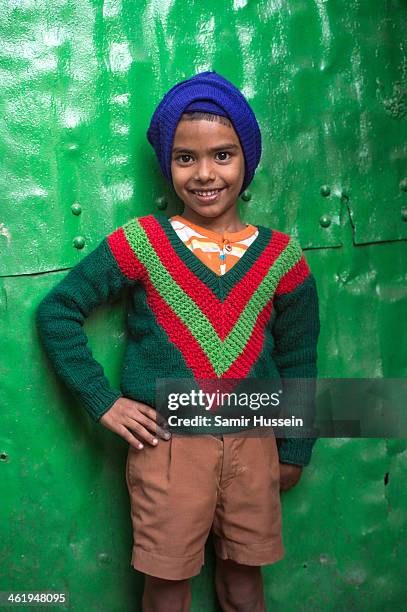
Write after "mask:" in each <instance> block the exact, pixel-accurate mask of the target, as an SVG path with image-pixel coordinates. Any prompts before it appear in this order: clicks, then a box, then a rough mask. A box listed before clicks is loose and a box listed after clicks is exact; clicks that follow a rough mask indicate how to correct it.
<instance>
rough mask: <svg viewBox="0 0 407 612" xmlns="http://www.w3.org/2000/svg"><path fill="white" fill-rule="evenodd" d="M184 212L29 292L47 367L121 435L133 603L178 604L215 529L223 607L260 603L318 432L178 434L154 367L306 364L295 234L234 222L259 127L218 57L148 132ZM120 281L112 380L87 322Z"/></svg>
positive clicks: (197, 369) (211, 370)
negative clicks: (285, 513)
mask: <svg viewBox="0 0 407 612" xmlns="http://www.w3.org/2000/svg"><path fill="white" fill-rule="evenodd" d="M147 136H148V140H149V142H150V143H151V144H152V146H153V148H154V150H155V151H156V154H157V157H158V160H159V163H160V166H161V169H162V171H163V173H164V175H165V176H166V177H167V179H168V180H169V181H171V183H172V185H173V187H174V189H175V192H176V193H177V195H178V196H179V198H180V199H181V200H182V201H183V203H184V210H183V213H182V215H175V216H173V217H172V218H171V219H168V218H167V217H166V216H164V215H162V214H150V215H146V216H143V217H138V218H137V217H136V218H134V219H132V220H130V221H129V222H128V223H126V224H125V225H124V226H123V227H121V228H119V229H117V230H115V231H114V232H112V233H111V234H110V235H109V236H108V237H107V238H105V239H104V240H102V242H101V243H100V244H99V246H98V247H97V248H96V249H95V250H94V251H93V252H91V253H90V254H88V255H87V256H86V257H85V258H84V259H83V260H82V261H81V262H80V263H79V264H78V265H77V266H75V267H74V268H73V269H72V270H71V271H70V272H69V274H68V275H67V276H66V277H65V278H64V279H63V280H62V282H60V283H59V285H57V286H56V287H55V288H54V289H53V290H52V291H51V292H50V293H49V294H48V296H46V297H45V299H44V300H43V301H42V303H41V304H40V308H39V310H38V317H37V320H38V326H39V330H40V333H41V337H42V339H43V342H44V345H45V347H46V349H47V351H48V354H49V356H50V358H51V360H52V362H53V365H54V367H55V369H56V371H57V373H58V375H59V376H61V377H62V378H63V379H64V380H65V382H66V383H67V384H68V386H69V387H70V388H71V389H72V391H74V392H75V393H76V395H77V396H78V397H79V399H80V401H81V402H82V404H83V405H84V407H85V409H86V410H87V411H88V413H89V415H90V416H91V418H92V419H93V420H94V421H95V422H100V423H102V424H103V425H104V426H105V427H107V428H108V429H110V430H112V431H114V432H115V433H117V434H119V435H120V436H122V437H123V438H124V439H125V440H126V441H127V442H128V443H129V452H128V458H127V465H126V480H127V485H128V489H129V494H130V499H131V516H132V521H133V527H134V547H133V554H132V565H133V567H134V568H136V569H138V570H139V571H141V572H143V573H144V574H145V589H144V595H143V610H144V611H149V612H150V611H153V610H154V611H159V612H165V611H171V612H175V611H178V610H179V611H186V610H189V609H190V605H191V590H190V584H189V578H191V577H192V576H194V575H197V574H199V572H200V570H201V567H202V564H203V562H204V546H205V541H206V539H207V537H208V534H209V532H210V531H211V530H212V533H213V538H214V544H215V551H216V556H217V566H216V590H217V594H218V598H219V602H220V605H221V607H222V609H223V610H225V611H227V612H228V611H232V610H240V611H250V612H260V611H264V610H265V601H264V594H263V583H262V575H261V566H262V565H265V564H269V563H274V562H276V561H278V560H279V559H281V558H282V557H283V556H284V547H283V543H282V538H281V510H280V497H279V489H280V488H281V489H287V488H289V487H291V486H293V485H294V484H295V483H296V482H297V481H298V480H299V478H300V475H301V470H302V466H304V465H307V464H308V462H309V461H310V457H311V452H312V446H313V443H314V441H315V440H314V439H290V438H288V439H287V438H286V439H283V440H282V442H281V444H280V446H279V448H277V444H276V439H275V437H274V436H273V435H269V436H267V437H253V436H249V435H247V436H244V435H243V436H242V435H233V434H232V435H230V434H226V435H203V436H201V435H199V436H197V435H195V436H183V435H178V434H177V433H175V432H173V433H172V435H171V433H170V432H169V431H168V427H167V423H166V422H165V421H164V419H163V418H162V417H161V416H160V415H159V414H158V412H157V411H156V410H155V409H154V407H155V406H156V380H157V379H159V378H171V379H172V378H173V379H177V378H180V379H181V378H191V377H192V378H194V377H195V378H202V379H204V378H205V379H215V380H216V379H217V380H221V379H222V380H223V379H228V378H230V379H232V378H233V379H245V378H273V377H276V376H281V378H284V377H286V378H289V377H291V378H293V377H304V378H315V377H316V360H317V351H316V347H317V340H318V335H319V315H318V299H317V292H316V285H315V280H314V277H313V275H312V274H311V272H310V269H309V267H308V265H307V263H306V260H305V258H304V254H303V253H302V251H301V248H300V246H299V244H298V242H297V241H296V240H294V239H293V238H291V237H290V236H289V235H287V234H284V233H282V232H279V231H277V230H271V229H269V228H267V227H264V226H257V227H255V226H253V225H246V224H244V223H243V222H242V221H241V220H240V218H239V215H238V210H237V200H238V197H239V196H240V195H241V194H242V192H243V191H244V190H245V189H246V188H247V186H248V185H249V184H250V182H251V180H252V178H253V175H254V172H255V169H256V167H257V165H258V163H259V161H260V155H261V135H260V130H259V126H258V124H257V121H256V118H255V116H254V113H253V111H252V109H251V108H250V106H249V104H248V103H247V101H246V100H245V98H244V96H243V95H242V94H241V92H240V91H239V90H238V89H237V88H236V87H234V86H233V85H232V84H231V83H230V82H229V81H227V80H226V79H224V78H223V77H221V76H220V75H219V74H217V73H216V72H209V71H207V72H203V73H200V74H197V75H195V76H194V77H192V78H191V79H188V80H186V81H183V82H181V83H178V84H177V85H175V86H174V87H173V88H172V89H171V90H170V91H169V92H168V93H167V94H166V95H165V96H164V98H163V99H162V100H161V102H160V104H159V105H158V107H157V109H156V111H155V113H154V115H153V117H152V120H151V124H150V127H149V130H148V132H147ZM123 286H128V287H130V296H131V300H130V305H129V314H128V331H129V337H128V345H127V351H126V356H125V361H124V367H123V373H122V380H121V390H120V391H119V390H114V389H112V388H111V387H110V384H109V382H108V380H107V379H106V377H105V376H104V373H103V369H102V367H101V366H100V364H98V363H97V362H96V361H95V359H94V358H93V356H92V353H91V351H90V350H89V348H88V347H87V345H86V343H87V338H86V336H85V334H84V332H83V329H82V326H83V322H84V320H85V317H87V316H88V315H89V313H90V311H91V310H92V309H93V308H94V307H95V306H96V305H98V304H100V303H103V302H105V301H106V300H107V299H108V298H109V297H111V296H112V295H114V294H116V293H118V291H119V290H120V289H121V288H122V287H123Z"/></svg>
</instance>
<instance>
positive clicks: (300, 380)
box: [273, 238, 320, 466]
mask: <svg viewBox="0 0 407 612" xmlns="http://www.w3.org/2000/svg"><path fill="white" fill-rule="evenodd" d="M291 244H293V245H294V250H296V251H297V257H296V259H297V263H296V264H295V265H294V266H293V267H292V268H291V269H290V270H289V271H288V272H287V273H286V274H285V275H284V276H283V277H282V278H281V280H280V282H279V284H278V286H277V289H276V294H275V297H274V300H273V303H274V308H275V311H276V317H275V320H274V325H273V335H274V342H275V348H274V351H273V358H274V360H275V363H276V365H277V369H278V370H279V374H280V377H281V379H282V381H283V388H285V387H284V380H283V379H284V378H286V379H287V378H291V379H295V380H294V381H290V382H289V383H287V385H286V386H287V389H288V390H289V391H288V393H287V394H284V393H283V396H284V395H286V400H285V401H286V403H284V397H283V411H285V416H288V415H290V416H291V415H292V414H295V413H296V411H297V410H298V409H299V414H301V411H302V410H303V411H304V412H303V414H306V415H309V416H311V417H314V414H315V389H316V378H317V343H318V337H319V332H320V320H319V305H318V294H317V286H316V282H315V278H314V276H313V274H312V273H311V271H310V269H309V267H308V264H307V262H306V260H305V257H304V254H303V252H302V250H301V247H300V245H299V243H298V242H297V241H296V240H294V239H293V238H291ZM305 379H308V380H305ZM315 441H316V438H315V437H310V438H306V437H304V438H299V437H297V438H289V437H286V438H282V439H280V441H279V457H280V462H281V463H291V464H295V465H302V466H304V465H307V464H308V463H309V462H310V459H311V455H312V448H313V446H314V443H315Z"/></svg>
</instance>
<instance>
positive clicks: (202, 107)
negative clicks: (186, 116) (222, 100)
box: [183, 100, 229, 118]
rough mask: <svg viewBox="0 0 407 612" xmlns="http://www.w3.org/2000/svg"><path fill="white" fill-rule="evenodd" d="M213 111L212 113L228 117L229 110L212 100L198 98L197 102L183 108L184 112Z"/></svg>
mask: <svg viewBox="0 0 407 612" xmlns="http://www.w3.org/2000/svg"><path fill="white" fill-rule="evenodd" d="M194 112H195V113H211V114H212V115H220V116H221V117H228V118H229V115H228V114H227V112H226V111H225V110H224V109H223V108H222V107H221V106H219V104H215V102H211V101H210V100H196V101H195V102H191V104H188V106H187V107H186V108H185V109H184V110H183V113H194Z"/></svg>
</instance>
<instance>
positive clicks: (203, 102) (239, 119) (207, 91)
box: [147, 71, 261, 195]
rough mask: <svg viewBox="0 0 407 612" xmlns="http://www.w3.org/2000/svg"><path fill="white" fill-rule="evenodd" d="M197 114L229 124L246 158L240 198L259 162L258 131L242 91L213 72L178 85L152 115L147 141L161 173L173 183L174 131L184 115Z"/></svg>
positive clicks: (197, 75) (204, 73) (259, 140)
mask: <svg viewBox="0 0 407 612" xmlns="http://www.w3.org/2000/svg"><path fill="white" fill-rule="evenodd" d="M197 110H198V111H203V112H210V113H213V114H216V115H222V116H223V117H227V118H228V119H230V121H231V122H232V124H233V127H234V129H235V131H236V133H237V135H238V137H239V140H240V144H241V147H242V150H243V154H244V158H245V175H244V179H243V185H242V188H241V190H240V192H239V195H240V194H241V193H242V192H243V191H244V190H245V189H246V188H247V186H248V185H249V184H250V183H251V181H252V179H253V176H254V173H255V170H256V168H257V166H258V165H259V162H260V157H261V133H260V128H259V125H258V123H257V120H256V117H255V114H254V112H253V111H252V109H251V108H250V106H249V103H248V102H247V100H246V98H245V97H244V96H243V94H242V93H241V91H239V89H237V87H235V86H234V85H232V83H230V81H227V80H226V79H225V78H223V77H222V76H221V75H220V74H218V73H217V72H215V71H205V72H200V73H199V74H196V75H195V76H193V77H191V78H190V79H187V80H186V81H181V82H180V83H177V84H176V85H174V87H172V88H171V89H170V90H169V91H168V92H167V93H166V94H165V96H164V97H163V99H162V100H161V102H160V103H159V105H158V106H157V108H156V110H155V111H154V114H153V116H152V119H151V123H150V127H149V128H148V131H147V139H148V141H149V143H150V144H151V145H152V147H153V148H154V150H155V152H156V154H157V157H158V161H159V164H160V167H161V170H162V173H163V174H164V176H166V177H167V179H168V180H169V181H170V182H171V183H172V176H171V154H172V146H173V142H174V136H175V130H176V129H177V125H178V122H179V120H180V119H181V115H182V114H183V113H185V112H192V111H197Z"/></svg>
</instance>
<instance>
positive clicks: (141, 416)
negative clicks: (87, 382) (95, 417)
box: [99, 397, 171, 450]
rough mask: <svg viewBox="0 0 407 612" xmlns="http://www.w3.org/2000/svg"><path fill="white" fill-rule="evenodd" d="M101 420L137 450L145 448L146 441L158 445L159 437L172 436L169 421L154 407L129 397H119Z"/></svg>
mask: <svg viewBox="0 0 407 612" xmlns="http://www.w3.org/2000/svg"><path fill="white" fill-rule="evenodd" d="M99 422H100V423H102V425H104V426H105V427H107V429H110V430H111V431H114V432H115V433H117V434H119V436H121V437H122V438H124V439H125V440H126V441H127V442H128V443H129V444H130V445H131V446H133V447H134V448H136V449H137V450H141V449H142V448H144V446H143V444H144V443H145V442H147V443H148V444H151V446H157V444H158V437H160V438H162V439H164V440H169V439H170V437H171V433H170V432H169V430H168V423H167V422H166V420H165V419H164V418H163V417H162V416H161V415H160V414H159V413H158V412H157V411H156V410H154V408H151V406H148V404H143V403H142V402H136V401H134V400H131V399H129V398H127V397H119V399H118V400H116V401H115V403H114V404H113V406H112V407H111V408H109V410H108V411H107V412H105V414H103V415H102V416H101V417H100V419H99ZM132 432H134V433H132Z"/></svg>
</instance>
